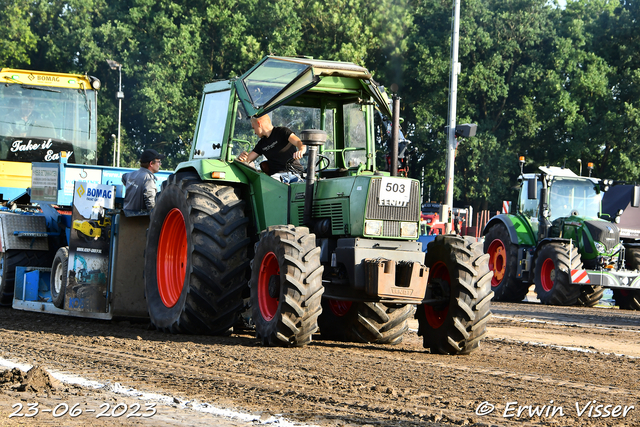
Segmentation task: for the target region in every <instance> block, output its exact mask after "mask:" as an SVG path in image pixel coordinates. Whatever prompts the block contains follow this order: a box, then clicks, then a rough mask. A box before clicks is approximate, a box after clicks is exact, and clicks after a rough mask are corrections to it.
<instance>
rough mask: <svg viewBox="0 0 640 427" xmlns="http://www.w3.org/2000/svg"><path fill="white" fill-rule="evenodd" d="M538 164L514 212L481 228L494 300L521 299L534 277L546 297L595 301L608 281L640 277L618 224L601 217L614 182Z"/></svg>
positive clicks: (524, 180) (524, 178)
mask: <svg viewBox="0 0 640 427" xmlns="http://www.w3.org/2000/svg"><path fill="white" fill-rule="evenodd" d="M523 163H524V160H521V167H522V165H523ZM540 171H541V173H540V174H522V175H521V178H520V195H519V200H518V205H517V212H516V213H515V214H506V215H505V214H503V215H497V216H495V217H493V218H492V219H491V220H490V221H489V223H488V224H487V226H486V227H485V229H484V232H483V234H484V235H485V243H484V250H485V252H486V253H487V254H488V255H489V268H490V269H491V270H492V271H493V272H494V276H493V278H492V283H491V284H492V289H493V291H494V294H495V296H494V299H495V300H497V301H510V302H516V301H522V300H523V299H524V297H525V295H526V294H527V292H528V289H529V286H530V285H531V284H532V283H534V284H535V290H536V293H537V295H538V298H539V299H540V301H541V302H542V303H544V304H554V305H574V304H578V305H584V306H593V305H595V304H597V302H598V300H599V299H600V298H601V297H602V294H603V287H613V288H615V287H617V286H626V285H624V284H623V282H627V281H629V279H631V280H633V279H635V278H637V277H638V272H637V271H635V272H634V271H629V270H626V269H625V264H624V247H623V246H622V245H621V244H620V231H619V229H618V227H617V226H616V224H614V223H612V222H611V221H609V220H605V219H603V218H602V217H606V218H609V217H608V215H603V214H602V209H601V202H602V196H603V194H604V192H605V191H606V190H607V189H608V186H609V184H610V183H609V181H607V180H604V181H601V180H600V179H597V178H591V177H582V176H577V175H576V174H574V173H573V172H571V171H570V170H568V169H564V168H558V167H540ZM625 278H626V279H625Z"/></svg>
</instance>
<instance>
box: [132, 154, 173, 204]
mask: <svg viewBox="0 0 640 427" xmlns="http://www.w3.org/2000/svg"><path fill="white" fill-rule="evenodd" d="M164 158H165V155H164V154H160V153H158V152H157V151H156V150H153V149H151V148H148V149H146V150H144V151H143V152H142V155H141V156H140V169H138V170H137V171H134V172H129V173H125V174H124V175H122V183H123V184H124V185H125V190H126V192H125V195H124V206H123V208H124V209H127V210H132V211H141V210H144V209H147V210H151V209H153V208H154V207H155V206H156V193H157V191H158V190H157V187H156V176H155V175H154V174H155V173H156V172H158V171H159V170H160V165H162V159H164Z"/></svg>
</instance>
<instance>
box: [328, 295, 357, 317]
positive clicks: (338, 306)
mask: <svg viewBox="0 0 640 427" xmlns="http://www.w3.org/2000/svg"><path fill="white" fill-rule="evenodd" d="M351 305H353V303H352V302H351V301H341V300H337V299H330V300H329V308H330V309H331V312H332V313H333V314H334V315H336V316H338V317H342V316H345V315H346V314H347V313H348V312H349V310H350V309H351Z"/></svg>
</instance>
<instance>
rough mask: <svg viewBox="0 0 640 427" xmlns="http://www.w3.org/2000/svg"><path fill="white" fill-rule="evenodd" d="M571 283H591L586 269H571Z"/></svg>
mask: <svg viewBox="0 0 640 427" xmlns="http://www.w3.org/2000/svg"><path fill="white" fill-rule="evenodd" d="M571 283H591V280H589V274H588V273H587V270H571Z"/></svg>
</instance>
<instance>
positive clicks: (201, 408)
mask: <svg viewBox="0 0 640 427" xmlns="http://www.w3.org/2000/svg"><path fill="white" fill-rule="evenodd" d="M0 367H5V368H7V369H13V368H18V369H20V370H21V371H24V372H27V371H28V370H29V369H31V368H32V366H31V365H27V364H24V363H18V362H12V361H10V360H7V359H3V358H1V357H0ZM46 371H47V372H48V373H49V374H50V375H51V376H52V377H53V378H55V379H56V380H58V381H60V382H62V383H65V384H73V385H77V386H80V387H84V388H93V389H102V390H104V391H108V392H112V393H115V394H119V395H122V396H127V397H137V398H138V399H140V400H147V401H153V402H157V403H160V404H163V405H167V406H175V405H176V404H177V405H178V408H180V409H185V410H193V411H197V412H203V413H207V414H211V415H215V416H219V417H225V418H230V419H233V420H239V421H244V422H251V423H254V424H268V425H274V426H282V427H318V426H315V425H310V424H300V423H294V422H292V421H289V420H286V419H284V418H282V417H279V416H271V417H269V418H268V419H264V420H263V419H261V418H260V416H256V415H252V414H248V413H245V412H237V411H232V410H229V409H224V408H219V407H217V406H214V405H212V404H210V403H206V402H198V401H196V400H180V399H178V398H176V397H173V396H167V395H162V394H157V393H146V392H142V391H139V390H136V389H135V388H131V387H125V386H122V385H121V384H120V383H117V382H116V383H111V382H107V383H105V384H103V383H100V382H97V381H92V380H88V379H86V378H83V377H80V376H77V375H70V374H66V373H63V372H59V371H55V370H50V369H47V370H46Z"/></svg>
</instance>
